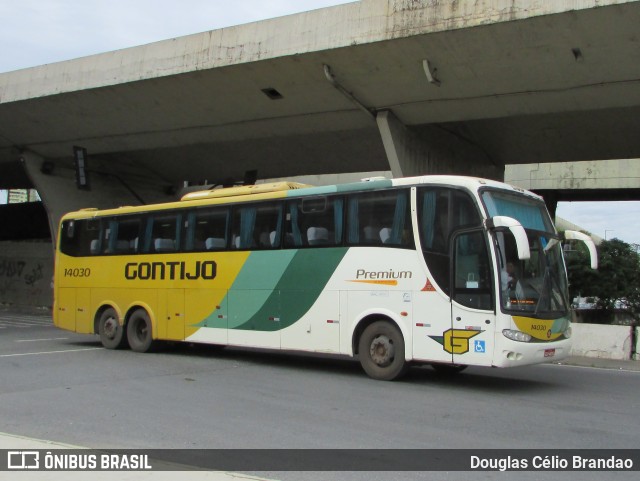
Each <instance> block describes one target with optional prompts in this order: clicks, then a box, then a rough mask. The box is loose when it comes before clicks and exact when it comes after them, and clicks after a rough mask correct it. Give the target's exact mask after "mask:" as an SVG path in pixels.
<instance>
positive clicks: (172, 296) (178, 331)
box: [157, 289, 185, 341]
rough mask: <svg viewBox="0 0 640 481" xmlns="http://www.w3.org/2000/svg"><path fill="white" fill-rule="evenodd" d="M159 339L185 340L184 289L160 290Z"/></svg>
mask: <svg viewBox="0 0 640 481" xmlns="http://www.w3.org/2000/svg"><path fill="white" fill-rule="evenodd" d="M157 314H158V337H160V338H161V339H167V340H175V341H182V340H183V339H184V323H185V310H184V289H159V292H158V313H157Z"/></svg>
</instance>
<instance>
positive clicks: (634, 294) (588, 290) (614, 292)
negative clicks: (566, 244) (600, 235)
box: [566, 239, 640, 324]
mask: <svg viewBox="0 0 640 481" xmlns="http://www.w3.org/2000/svg"><path fill="white" fill-rule="evenodd" d="M566 260H567V269H568V272H569V292H570V295H571V298H572V299H573V298H574V297H576V296H578V295H583V296H592V297H595V298H597V309H601V310H602V314H603V318H605V319H607V320H610V319H612V318H613V312H614V309H616V308H617V307H618V306H619V305H620V303H621V302H622V303H625V304H626V306H627V308H628V312H629V313H630V314H631V315H632V316H633V318H634V321H635V323H636V324H638V319H639V316H640V256H638V252H637V250H636V247H635V246H631V245H629V244H627V243H626V242H623V241H621V240H620V239H611V240H605V241H602V243H601V244H600V245H599V246H598V270H597V271H594V270H592V269H591V268H590V267H589V253H588V252H587V249H586V248H585V247H584V246H581V245H578V246H577V248H576V250H574V251H569V252H568V253H567V256H566Z"/></svg>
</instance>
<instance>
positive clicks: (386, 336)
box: [358, 321, 407, 381]
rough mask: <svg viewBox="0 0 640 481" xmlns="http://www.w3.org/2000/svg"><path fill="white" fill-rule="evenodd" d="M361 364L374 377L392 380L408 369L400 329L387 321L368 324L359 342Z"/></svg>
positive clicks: (381, 379)
mask: <svg viewBox="0 0 640 481" xmlns="http://www.w3.org/2000/svg"><path fill="white" fill-rule="evenodd" d="M358 354H359V357H360V364H361V365H362V368H363V369H364V371H365V372H366V373H367V374H368V375H369V376H370V377H372V378H373V379H378V380H380V381H392V380H394V379H397V378H398V377H400V376H402V374H404V373H405V371H406V369H407V363H406V361H405V359H404V339H403V337H402V333H401V332H400V329H398V328H397V327H396V326H395V325H394V324H391V323H390V322H387V321H376V322H374V323H372V324H370V325H369V326H367V327H366V328H365V330H364V332H363V333H362V335H361V336H360V340H359V342H358Z"/></svg>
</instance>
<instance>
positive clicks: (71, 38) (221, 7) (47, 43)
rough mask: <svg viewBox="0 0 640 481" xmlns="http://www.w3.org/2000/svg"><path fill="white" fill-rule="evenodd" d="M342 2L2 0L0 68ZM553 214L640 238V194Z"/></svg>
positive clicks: (563, 206)
mask: <svg viewBox="0 0 640 481" xmlns="http://www.w3.org/2000/svg"><path fill="white" fill-rule="evenodd" d="M343 3H350V2H349V1H344V0H343V1H340V0H266V1H265V0H261V1H258V0H236V1H232V2H229V1H222V0H181V1H179V2H177V1H175V0H173V1H167V0H0V19H2V28H0V45H2V49H0V73H1V72H8V71H11V70H17V69H21V68H27V67H33V66H37V65H43V64H46V63H52V62H58V61H61V60H68V59H72V58H77V57H82V56H85V55H92V54H95V53H100V52H108V51H111V50H117V49H121V48H127V47H134V46H137V45H143V44H146V43H150V42H155V41H159V40H165V39H168V38H173V37H179V36H183V35H189V34H192V33H198V32H204V31H207V30H213V29H218V28H223V27H229V26H233V25H239V24H243V23H248V22H254V21H259V20H264V19H266V18H273V17H280V16H283V15H289V14H293V13H298V12H303V11H307V10H313V9H316V8H323V7H328V6H332V5H338V4H343ZM2 196H3V194H2V193H1V192H0V202H2ZM557 215H558V216H560V217H562V218H565V219H567V220H569V221H571V222H573V223H574V224H577V225H579V226H581V227H582V228H584V229H585V230H587V231H589V232H591V233H593V234H596V235H598V236H600V237H602V238H603V239H612V238H614V237H615V238H618V239H622V240H623V241H625V242H628V243H634V244H640V223H639V222H638V221H637V219H640V202H560V203H559V204H558V210H557Z"/></svg>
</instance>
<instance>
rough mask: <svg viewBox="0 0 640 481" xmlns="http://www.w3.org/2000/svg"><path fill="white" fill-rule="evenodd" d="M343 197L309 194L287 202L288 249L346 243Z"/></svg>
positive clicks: (286, 245)
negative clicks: (309, 195) (343, 235)
mask: <svg viewBox="0 0 640 481" xmlns="http://www.w3.org/2000/svg"><path fill="white" fill-rule="evenodd" d="M343 204H344V201H343V199H342V197H324V196H322V197H306V198H304V197H303V198H301V199H296V200H292V201H290V202H288V203H287V217H286V223H285V238H284V245H285V247H288V248H292V247H293V248H298V247H305V246H308V247H321V246H329V247H332V246H337V245H341V244H342V225H343V211H344V208H343Z"/></svg>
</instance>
